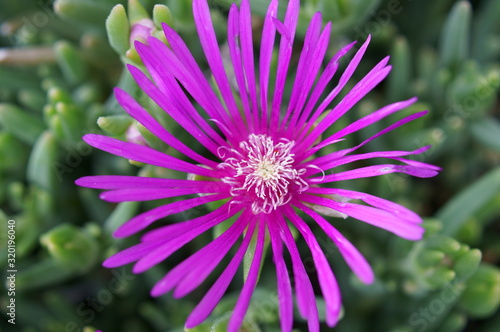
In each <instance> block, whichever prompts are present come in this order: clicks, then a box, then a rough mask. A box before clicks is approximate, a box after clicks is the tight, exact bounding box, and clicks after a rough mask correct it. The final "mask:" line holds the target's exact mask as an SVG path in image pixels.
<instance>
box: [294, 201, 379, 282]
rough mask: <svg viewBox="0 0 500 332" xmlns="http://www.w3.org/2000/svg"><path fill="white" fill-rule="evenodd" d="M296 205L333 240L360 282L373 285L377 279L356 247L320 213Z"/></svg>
mask: <svg viewBox="0 0 500 332" xmlns="http://www.w3.org/2000/svg"><path fill="white" fill-rule="evenodd" d="M294 205H295V206H297V207H298V208H299V209H300V210H302V211H304V212H305V213H307V214H308V215H310V216H311V217H312V218H313V219H314V220H315V221H316V223H317V224H318V225H319V227H321V229H322V230H323V231H324V232H325V233H326V235H328V237H330V239H332V241H333V242H334V243H335V245H336V246H337V248H339V251H340V254H341V255H342V257H343V258H344V260H345V261H346V263H347V265H349V267H350V268H351V270H352V271H353V272H354V273H355V274H356V275H357V276H358V278H359V280H361V281H362V282H363V283H365V284H371V283H372V282H373V280H374V279H375V276H374V274H373V270H372V268H371V266H370V264H368V262H367V261H366V259H365V258H364V257H363V255H362V254H361V253H360V252H359V251H358V249H356V247H355V246H353V244H352V243H351V242H349V240H347V239H346V238H345V237H344V236H343V235H342V233H340V232H339V231H338V230H337V229H335V227H333V226H332V225H331V224H330V223H329V222H328V221H327V220H326V219H325V218H323V217H322V216H320V215H319V214H318V213H316V212H315V211H313V210H312V209H310V208H308V207H307V206H305V205H304V204H302V203H299V202H294Z"/></svg>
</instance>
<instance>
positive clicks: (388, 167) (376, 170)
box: [309, 164, 438, 183]
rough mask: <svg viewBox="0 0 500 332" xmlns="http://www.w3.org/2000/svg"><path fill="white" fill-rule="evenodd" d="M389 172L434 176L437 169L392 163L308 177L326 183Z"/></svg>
mask: <svg viewBox="0 0 500 332" xmlns="http://www.w3.org/2000/svg"><path fill="white" fill-rule="evenodd" d="M390 173H404V174H408V175H412V176H415V177H419V178H430V177H433V176H436V175H437V174H438V171H436V170H434V169H429V168H421V167H415V166H405V165H392V164H382V165H376V166H367V167H360V168H356V169H352V170H350V171H345V172H340V173H334V174H330V175H326V176H322V177H319V178H311V179H309V182H310V183H327V182H336V181H345V180H352V179H361V178H368V177H373V176H380V175H384V174H390Z"/></svg>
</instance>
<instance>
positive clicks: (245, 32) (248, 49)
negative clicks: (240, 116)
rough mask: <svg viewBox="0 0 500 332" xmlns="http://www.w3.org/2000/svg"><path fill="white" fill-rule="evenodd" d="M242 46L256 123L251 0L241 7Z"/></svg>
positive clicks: (257, 117)
mask: <svg viewBox="0 0 500 332" xmlns="http://www.w3.org/2000/svg"><path fill="white" fill-rule="evenodd" d="M240 44H241V53H242V56H243V67H244V70H245V77H246V82H247V90H248V93H249V94H250V102H251V105H252V110H253V116H254V119H255V122H256V123H258V121H259V113H260V112H259V110H258V106H257V92H256V90H255V87H256V80H255V69H254V67H255V64H254V54H253V37H252V12H251V11H250V2H249V0H242V1H241V5H240Z"/></svg>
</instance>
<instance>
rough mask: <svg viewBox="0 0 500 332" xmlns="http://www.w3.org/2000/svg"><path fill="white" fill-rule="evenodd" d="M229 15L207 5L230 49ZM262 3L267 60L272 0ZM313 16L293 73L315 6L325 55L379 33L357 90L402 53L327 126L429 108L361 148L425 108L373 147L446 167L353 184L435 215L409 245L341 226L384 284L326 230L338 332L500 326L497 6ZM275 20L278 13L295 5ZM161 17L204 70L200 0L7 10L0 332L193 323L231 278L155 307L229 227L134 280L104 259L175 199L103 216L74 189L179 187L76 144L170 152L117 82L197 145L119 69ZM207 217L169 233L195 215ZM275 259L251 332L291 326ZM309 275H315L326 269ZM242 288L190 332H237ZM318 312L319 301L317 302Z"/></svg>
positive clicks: (338, 7) (393, 5) (13, 5)
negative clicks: (121, 143) (339, 313)
mask: <svg viewBox="0 0 500 332" xmlns="http://www.w3.org/2000/svg"><path fill="white" fill-rule="evenodd" d="M230 3H231V1H230V0H209V4H210V6H211V10H212V19H213V21H214V25H215V28H216V32H217V35H218V38H219V41H220V43H221V44H224V43H225V34H226V18H227V12H228V8H229V5H230ZM251 3H252V9H253V13H254V17H253V24H254V39H255V48H256V49H258V48H259V36H260V31H261V28H262V20H263V15H264V14H265V11H266V9H267V5H268V3H269V1H268V0H252V1H251ZM117 4H121V5H118V6H115V5H117ZM301 6H302V11H301V14H300V22H299V27H298V30H299V31H298V37H297V40H296V43H295V48H294V55H295V56H294V57H293V58H292V62H293V64H292V66H294V65H296V64H297V60H298V55H299V54H300V49H301V42H302V40H303V36H304V34H305V30H306V28H307V22H308V21H309V20H310V18H311V17H312V15H313V14H314V13H315V12H317V11H321V12H322V13H323V22H326V21H332V22H333V25H332V31H333V33H332V39H331V43H330V49H329V51H328V54H329V55H330V56H332V55H333V54H334V53H335V51H337V50H338V49H340V47H341V46H344V45H346V44H347V43H348V42H350V41H352V40H357V41H358V42H363V41H364V40H365V39H366V37H367V36H368V35H369V34H371V35H372V42H371V44H370V46H369V48H368V51H367V54H366V55H365V57H364V59H363V61H362V63H361V66H360V68H359V69H358V70H357V72H356V73H355V77H354V78H355V79H352V80H351V82H350V83H349V86H351V87H352V86H353V85H354V84H355V82H356V81H357V80H358V79H360V78H361V77H362V76H363V75H364V74H366V73H367V72H368V70H369V69H370V68H371V67H373V66H374V65H375V64H376V63H377V62H378V61H380V60H381V59H382V58H383V57H384V56H386V55H387V54H390V55H391V60H390V63H391V64H392V65H393V70H392V72H391V74H390V75H389V77H388V79H386V80H385V82H383V83H382V84H381V85H380V86H378V87H377V88H376V89H375V91H373V92H371V93H370V94H369V95H368V98H365V99H364V100H363V101H362V102H360V103H359V104H358V105H356V107H355V108H354V109H353V110H352V111H351V112H349V113H348V114H347V115H346V116H344V117H343V118H342V119H341V120H339V122H338V123H336V124H335V126H334V128H332V131H333V130H336V129H337V130H338V129H339V128H342V127H343V126H345V125H346V124H348V123H350V122H352V121H354V120H356V119H358V118H360V117H362V116H363V115H366V114H369V113H370V112H373V111H374V110H376V109H378V108H379V107H381V106H383V105H386V104H388V103H391V102H394V101H397V100H402V99H405V98H409V97H411V96H418V97H419V102H418V103H417V104H415V105H413V106H412V107H411V108H410V109H408V110H406V111H403V112H400V113H401V114H399V115H393V116H392V117H390V119H389V120H384V121H383V122H382V123H378V124H375V125H373V126H371V127H369V128H367V129H366V130H363V131H361V133H359V134H357V135H355V136H354V137H353V138H352V141H351V143H352V142H356V141H358V142H359V141H360V140H362V139H363V138H366V137H369V136H371V135H372V134H373V133H375V132H377V131H378V130H379V129H380V128H383V127H385V126H387V125H388V124H389V123H393V122H395V121H397V120H398V119H400V118H402V117H403V116H405V115H407V114H409V113H412V112H417V111H421V110H425V109H427V110H430V113H429V114H428V115H427V116H425V117H424V118H421V119H419V120H417V121H414V122H412V123H410V124H407V125H406V126H404V127H402V128H399V129H398V130H396V131H394V132H392V133H391V134H388V135H385V136H383V137H380V138H379V139H377V140H376V141H374V142H373V143H371V144H369V145H368V146H367V147H366V148H365V150H364V151H365V152H367V151H375V150H388V149H410V150H413V149H416V148H418V147H420V146H423V145H428V144H431V145H432V148H431V149H430V150H429V151H427V152H426V153H424V154H423V155H420V156H418V157H417V160H419V161H424V162H429V163H433V164H436V165H439V166H440V167H442V168H443V171H442V173H441V174H440V175H438V176H437V177H435V178H432V179H412V178H409V177H406V176H403V175H399V174H390V175H386V176H383V177H379V178H369V179H362V180H357V181H351V182H352V183H351V182H350V183H346V184H345V186H346V188H351V189H354V190H360V191H364V192H368V193H371V194H373V195H378V196H380V197H383V198H386V199H390V200H393V201H396V202H398V203H400V204H403V205H405V206H407V207H409V208H411V209H413V210H414V211H416V212H417V213H419V214H420V215H422V216H424V217H425V228H426V235H425V238H424V240H422V241H419V242H416V243H414V242H409V241H406V240H402V239H399V238H397V237H396V236H395V235H392V234H389V233H387V232H384V231H381V230H378V229H375V228H373V227H371V226H368V225H365V224H363V223H361V222H358V221H354V220H349V222H341V221H340V220H339V219H334V218H332V219H331V220H332V223H334V225H335V226H336V227H338V228H339V229H340V230H341V231H342V232H343V233H344V234H345V235H346V237H347V238H348V239H350V240H351V241H352V242H353V243H354V245H356V246H357V247H358V248H359V249H360V250H361V252H362V253H363V254H364V255H365V256H366V258H367V259H368V261H369V262H370V263H371V264H372V266H373V267H374V269H375V272H376V281H375V283H374V284H373V285H369V286H366V285H363V284H362V283H361V282H359V280H357V279H356V277H355V276H354V275H353V273H352V272H351V271H350V270H349V269H348V267H347V266H346V264H345V263H344V262H343V261H342V258H341V257H340V255H339V253H338V251H337V249H336V248H335V247H334V245H333V244H331V243H330V241H329V240H328V239H327V238H326V236H324V234H323V233H322V232H319V231H318V232H317V234H318V238H319V242H320V244H321V245H322V246H323V249H324V251H325V254H326V255H327V257H328V259H329V261H330V262H331V264H332V266H333V270H334V272H335V273H336V275H337V277H338V279H339V283H340V286H341V290H342V296H343V305H344V313H343V318H342V320H341V321H340V323H339V324H338V326H337V327H336V328H335V329H334V330H335V331H342V332H343V331H346V332H357V331H360V332H362V331H382V332H386V331H390V332H396V331H397V332H413V331H418V332H422V331H428V332H431V331H442V332H454V331H480V332H496V331H500V313H499V312H498V307H499V303H500V269H499V266H498V265H499V259H500V222H499V221H500V108H499V107H500V105H499V103H498V91H499V87H500V20H498V17H500V1H496V0H484V1H479V0H478V1H471V2H469V1H454V0H442V1H431V0H414V1H411V0H353V1H347V0H302V3H301ZM280 8H281V15H282V14H283V9H285V8H286V0H282V1H281V4H280ZM161 22H166V23H168V24H169V25H171V26H173V27H174V28H175V29H176V30H177V31H179V33H180V34H181V35H182V36H183V38H184V39H185V41H186V43H187V44H188V46H189V47H190V49H191V51H192V52H193V54H194V55H195V57H196V58H197V60H198V61H199V63H200V65H201V66H202V68H204V69H206V68H207V65H206V62H205V60H204V58H203V54H202V51H201V48H200V46H199V42H198V40H197V35H196V33H195V28H194V24H193V17H192V13H191V1H190V0H171V1H168V0H164V1H160V0H159V1H153V0H130V1H128V2H127V1H125V0H124V1H117V0H55V1H51V0H22V1H7V0H0V220H1V222H0V239H1V242H0V244H1V247H0V267H1V268H0V271H1V272H0V274H1V275H2V276H3V275H4V274H5V279H3V277H2V289H1V297H0V307H1V308H2V309H1V310H0V312H1V314H0V316H1V320H0V329H1V330H2V331H23V332H31V331H48V332H63V331H64V332H72V331H75V332H76V331H85V332H93V331H95V330H96V329H97V330H102V331H104V332H110V331H124V332H135V331H173V332H175V331H184V328H183V325H184V321H185V319H186V317H187V315H188V314H189V313H190V311H191V309H192V308H193V307H194V305H195V304H196V303H197V301H199V300H200V299H201V296H202V295H203V294H204V292H205V291H206V290H207V289H208V287H209V286H210V285H211V282H210V281H213V280H215V277H216V274H217V271H220V270H216V272H215V273H214V274H213V275H212V276H211V277H210V278H209V280H210V281H209V282H205V283H204V284H203V285H202V286H201V287H200V288H199V289H197V290H196V291H195V292H193V293H192V294H191V295H189V296H188V297H186V298H183V299H179V300H177V299H173V298H172V296H171V294H167V295H164V296H162V297H160V298H151V297H150V296H149V290H150V289H151V287H152V286H153V285H154V283H155V282H156V281H157V280H159V279H160V278H161V277H162V276H163V275H164V274H165V273H166V271H168V270H169V269H171V268H172V267H173V266H174V265H175V264H176V263H178V262H180V261H182V259H183V258H185V257H187V255H189V254H190V253H193V252H195V251H196V250H197V249H199V248H201V247H202V246H203V245H204V244H206V243H208V242H209V241H210V240H211V239H212V238H213V236H216V235H217V232H218V231H220V230H219V229H215V230H214V232H213V234H204V235H203V236H202V237H200V238H198V239H196V240H195V241H193V242H192V243H190V244H188V245H187V246H185V247H184V248H182V249H181V250H180V251H179V252H178V253H177V254H175V255H174V256H172V257H171V258H169V259H168V260H167V261H166V262H164V263H162V264H160V265H159V266H157V267H155V268H153V269H151V270H149V271H148V272H146V273H144V274H141V275H133V274H132V273H131V271H130V266H126V267H123V268H117V269H112V270H109V269H105V268H103V267H102V266H101V263H102V261H103V260H104V259H105V258H107V257H108V256H110V255H111V254H113V253H115V252H117V251H118V250H120V249H123V248H126V247H128V246H130V245H133V244H135V243H137V241H138V238H139V236H135V237H132V238H129V239H114V238H113V237H112V232H113V231H114V230H115V229H116V228H117V227H118V226H119V225H121V224H122V223H123V222H125V221H126V220H128V219H129V218H131V217H132V216H134V215H135V214H137V213H138V212H140V211H143V210H146V209H150V208H152V207H155V206H158V205H160V204H164V203H165V202H167V201H168V200H161V201H154V202H147V203H141V204H139V203H136V202H126V203H120V204H109V203H105V202H102V201H100V200H99V198H98V195H99V192H98V191H97V190H91V189H86V188H79V187H77V186H75V185H74V180H75V179H77V178H78V177H80V176H86V175H98V174H124V175H136V174H140V175H148V176H172V174H169V173H168V172H166V171H165V170H160V169H156V168H153V167H150V166H145V165H140V164H137V163H130V162H129V161H127V160H125V159H122V158H119V157H115V156H112V155H108V154H106V153H103V152H100V151H96V150H95V149H92V148H91V147H89V146H87V145H86V144H85V143H84V142H83V141H82V140H81V137H82V136H83V135H84V134H87V133H104V134H106V135H110V136H114V137H117V138H120V139H128V140H131V141H134V140H139V141H142V142H145V143H147V144H149V145H150V146H152V147H154V148H156V149H159V150H162V151H167V148H168V147H165V146H163V145H162V144H161V142H159V141H158V140H157V139H155V137H153V136H152V135H151V134H150V133H149V132H148V131H147V130H146V129H145V128H143V127H141V126H140V125H137V123H134V122H133V121H132V119H131V118H130V117H128V115H126V114H125V113H124V111H123V110H122V109H121V108H120V107H119V106H118V105H117V103H116V101H115V99H114V97H113V96H112V88H113V87H114V86H117V85H118V86H121V87H122V88H123V89H125V90H126V91H128V92H130V93H131V94H132V95H134V96H135V97H136V98H137V99H138V100H139V101H140V102H141V103H142V104H143V105H144V106H146V107H147V108H148V110H150V111H151V112H152V113H153V114H154V115H155V116H156V117H158V118H159V119H160V121H162V122H163V123H164V124H165V126H167V127H168V128H169V130H170V131H172V132H174V133H175V134H176V135H177V137H181V138H182V139H183V140H184V141H186V142H187V143H190V142H189V139H191V138H190V137H189V136H188V135H186V134H185V133H184V132H183V131H182V130H181V129H180V128H179V127H178V126H176V125H175V124H172V122H171V121H169V119H166V118H165V116H164V114H162V112H161V110H159V109H158V107H157V106H156V105H154V104H153V103H152V102H151V101H150V100H149V99H148V98H147V97H145V96H144V94H143V93H142V92H141V91H140V90H139V89H138V88H137V86H136V85H135V83H134V82H133V80H132V79H131V77H130V76H129V75H128V74H127V73H126V72H125V71H124V70H123V69H124V64H126V63H131V64H134V65H136V66H139V67H140V68H142V67H141V66H142V63H141V60H140V59H139V57H138V55H137V52H136V51H135V49H134V46H133V43H131V42H133V40H143V41H144V40H145V38H147V36H148V35H154V36H157V37H158V38H160V39H163V40H164V39H165V38H164V37H163V36H162V34H161V29H160V26H161ZM131 31H132V34H131ZM346 64H347V61H345V63H342V65H343V66H344V67H345V65H346ZM207 74H208V71H207ZM333 82H335V79H334V80H333ZM289 83H290V86H291V84H292V83H293V80H290V82H289ZM345 90H346V91H347V90H348V89H345ZM327 152H328V151H327ZM371 162H373V161H371ZM209 209H211V207H210V206H207V207H205V208H200V209H198V210H193V211H190V212H189V213H185V214H182V215H176V216H174V217H170V218H167V220H162V221H160V223H171V222H176V221H180V220H186V219H188V218H193V217H195V216H196V215H198V214H202V213H206V212H207V211H208V210H209ZM9 220H13V222H11V221H9ZM11 224H15V249H16V253H15V254H16V257H15V268H16V270H17V273H16V279H15V304H16V311H15V323H16V324H15V325H12V324H9V323H8V320H9V319H12V316H7V315H6V313H7V312H9V309H8V308H7V306H8V305H9V303H10V302H9V301H10V298H12V297H13V296H11V295H8V294H9V283H8V282H7V281H8V279H7V275H8V273H7V272H6V271H7V270H9V265H8V260H7V258H8V246H7V239H8V231H9V227H8V226H9V225H11ZM313 229H315V228H313ZM298 244H299V247H300V248H301V254H302V257H303V258H304V261H305V262H307V259H308V257H309V256H310V253H309V251H308V250H307V249H306V247H305V245H304V243H303V241H302V240H298ZM308 255H309V256H308ZM270 256H271V255H270V253H267V256H266V262H265V263H266V264H265V267H264V269H263V271H262V275H261V279H260V281H259V284H258V289H257V291H256V292H255V294H254V297H253V300H252V304H251V306H250V309H249V312H248V314H247V318H246V320H245V323H244V326H243V328H242V331H245V332H250V331H263V332H266V331H267V332H275V331H279V330H280V329H279V318H278V309H277V298H276V285H275V269H274V265H273V262H272V259H271V257H270ZM9 262H10V261H9ZM9 264H10V263H9ZM11 268H12V267H11ZM308 272H309V273H310V275H311V276H312V277H313V279H314V277H315V271H314V270H310V271H308ZM239 276H240V277H239V278H236V280H234V282H233V284H232V286H231V288H230V292H229V293H228V294H227V295H226V297H225V298H224V299H223V301H222V302H221V304H220V305H219V306H218V307H217V309H216V310H215V311H214V313H213V315H212V316H211V318H210V319H209V320H207V322H206V323H204V324H202V325H200V326H199V327H197V328H195V329H192V330H189V331H201V332H204V331H225V324H226V323H227V320H228V316H229V315H230V312H231V309H232V306H233V305H234V303H235V300H236V298H237V295H238V294H239V292H238V291H239V289H240V288H241V284H242V280H241V279H242V278H241V274H239ZM3 280H5V281H6V282H5V283H4V282H3ZM318 294H319V293H318ZM317 301H318V303H319V305H320V307H322V299H321V298H320V297H318V298H317ZM320 316H321V317H322V318H324V313H320ZM295 318H296V322H295V327H296V331H306V330H307V328H306V325H305V324H304V321H302V320H301V318H300V317H299V315H298V314H296V315H295ZM322 326H323V328H324V330H325V331H330V329H328V328H327V327H326V325H324V324H323V325H322Z"/></svg>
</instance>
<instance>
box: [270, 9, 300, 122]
mask: <svg viewBox="0 0 500 332" xmlns="http://www.w3.org/2000/svg"><path fill="white" fill-rule="evenodd" d="M299 10H300V1H299V0H290V1H289V3H288V7H287V10H286V13H285V20H284V24H283V29H284V31H281V35H282V37H285V38H281V41H280V48H279V53H278V68H277V72H276V85H275V89H274V96H273V103H272V110H271V112H272V114H271V126H270V128H271V130H275V129H274V128H277V127H278V125H279V117H280V110H281V101H282V98H283V92H284V90H285V82H286V76H287V73H288V67H289V65H290V58H291V56H292V47H293V41H294V38H295V29H296V28H297V22H298V16H299ZM273 21H274V22H276V21H277V20H276V19H274V20H273ZM275 25H276V23H275ZM276 27H277V28H279V26H276Z"/></svg>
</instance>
